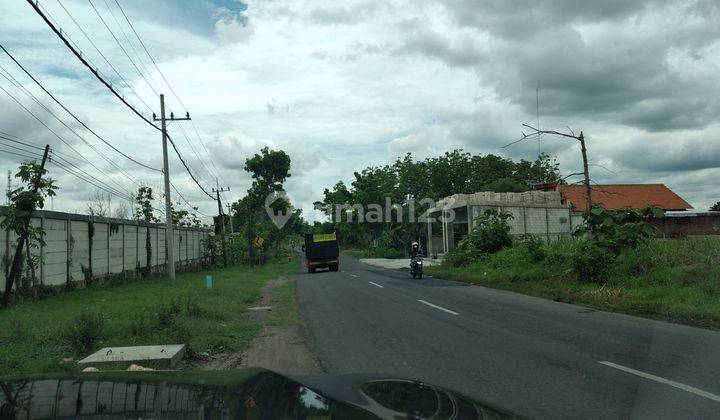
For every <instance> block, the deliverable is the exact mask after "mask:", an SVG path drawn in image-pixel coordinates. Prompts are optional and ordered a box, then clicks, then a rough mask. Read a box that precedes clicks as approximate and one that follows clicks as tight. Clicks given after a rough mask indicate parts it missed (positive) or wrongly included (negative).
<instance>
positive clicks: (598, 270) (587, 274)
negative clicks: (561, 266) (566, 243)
mask: <svg viewBox="0 0 720 420" xmlns="http://www.w3.org/2000/svg"><path fill="white" fill-rule="evenodd" d="M613 258H614V256H613V255H612V254H610V253H609V252H607V251H606V250H604V249H602V248H600V247H598V246H595V245H593V244H591V243H589V242H580V243H579V244H578V245H577V247H576V248H575V252H574V255H573V257H572V268H573V271H575V273H576V274H577V275H578V277H579V278H580V279H581V280H583V281H593V282H595V283H600V284H602V283H604V282H605V281H606V280H607V278H608V274H609V273H610V272H611V271H612V263H613Z"/></svg>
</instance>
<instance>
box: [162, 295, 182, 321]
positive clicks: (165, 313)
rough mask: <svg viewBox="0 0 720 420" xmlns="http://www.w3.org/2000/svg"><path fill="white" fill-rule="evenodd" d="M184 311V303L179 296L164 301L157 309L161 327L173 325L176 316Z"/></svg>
mask: <svg viewBox="0 0 720 420" xmlns="http://www.w3.org/2000/svg"><path fill="white" fill-rule="evenodd" d="M181 312H182V303H181V301H180V299H179V298H171V299H170V300H169V301H167V302H162V303H161V304H160V305H159V306H158V309H157V313H156V314H157V323H158V326H160V327H167V326H170V325H172V323H173V322H174V321H175V318H177V317H178V315H180V313H181Z"/></svg>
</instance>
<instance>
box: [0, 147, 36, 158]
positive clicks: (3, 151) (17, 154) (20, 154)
mask: <svg viewBox="0 0 720 420" xmlns="http://www.w3.org/2000/svg"><path fill="white" fill-rule="evenodd" d="M0 153H7V154H9V155H15V156H20V157H24V158H27V159H37V158H39V157H42V155H38V156H28V155H25V154H22V153H17V152H11V151H9V150H3V149H0Z"/></svg>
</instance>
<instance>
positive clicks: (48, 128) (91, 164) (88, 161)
mask: <svg viewBox="0 0 720 420" xmlns="http://www.w3.org/2000/svg"><path fill="white" fill-rule="evenodd" d="M0 90H2V91H3V92H5V94H7V95H8V96H10V98H12V99H13V100H14V101H15V102H16V103H17V104H18V105H20V107H22V108H23V109H24V110H25V111H26V112H27V113H29V114H30V115H32V116H33V118H35V119H36V120H37V121H38V122H39V123H40V124H42V125H43V126H45V128H46V129H47V130H48V131H50V132H51V133H52V134H53V135H54V136H55V137H57V138H58V139H59V140H60V141H62V142H63V143H64V144H65V145H66V146H67V147H69V148H70V149H71V150H72V151H74V152H75V153H77V154H78V155H79V156H81V157H82V158H83V159H84V160H85V161H86V162H87V163H89V164H90V166H92V167H93V168H95V170H97V171H98V172H100V173H102V174H103V175H105V176H106V177H107V178H108V179H110V180H111V181H112V182H114V183H116V182H115V180H113V179H112V178H110V177H109V176H108V175H107V174H106V173H105V172H103V171H101V170H100V169H99V168H98V167H97V166H95V165H94V164H93V163H92V162H90V160H88V159H87V158H86V157H85V156H84V155H82V153H80V152H78V151H77V150H76V149H75V148H74V147H72V145H70V143H68V142H67V140H65V139H64V138H63V137H61V136H60V135H59V134H57V133H56V132H55V131H54V130H53V129H52V128H50V127H49V126H48V125H47V124H45V122H44V121H42V120H41V119H40V118H39V117H38V116H37V115H35V114H34V113H33V112H32V111H30V110H29V109H28V108H27V107H25V105H23V104H22V103H21V102H20V101H18V100H17V98H15V97H14V96H13V95H12V94H11V93H10V92H8V91H7V90H5V88H4V87H2V86H0ZM116 185H118V186H120V187H121V188H124V187H122V186H121V185H119V184H117V183H116Z"/></svg>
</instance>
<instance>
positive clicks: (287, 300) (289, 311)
mask: <svg viewBox="0 0 720 420" xmlns="http://www.w3.org/2000/svg"><path fill="white" fill-rule="evenodd" d="M273 298H274V299H277V301H276V306H275V309H274V310H273V312H272V317H271V320H270V321H271V324H272V325H295V324H297V322H298V308H297V301H296V300H295V280H294V278H291V279H289V280H288V281H287V282H285V283H283V284H282V285H280V286H278V287H276V288H275V289H274V290H273Z"/></svg>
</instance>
